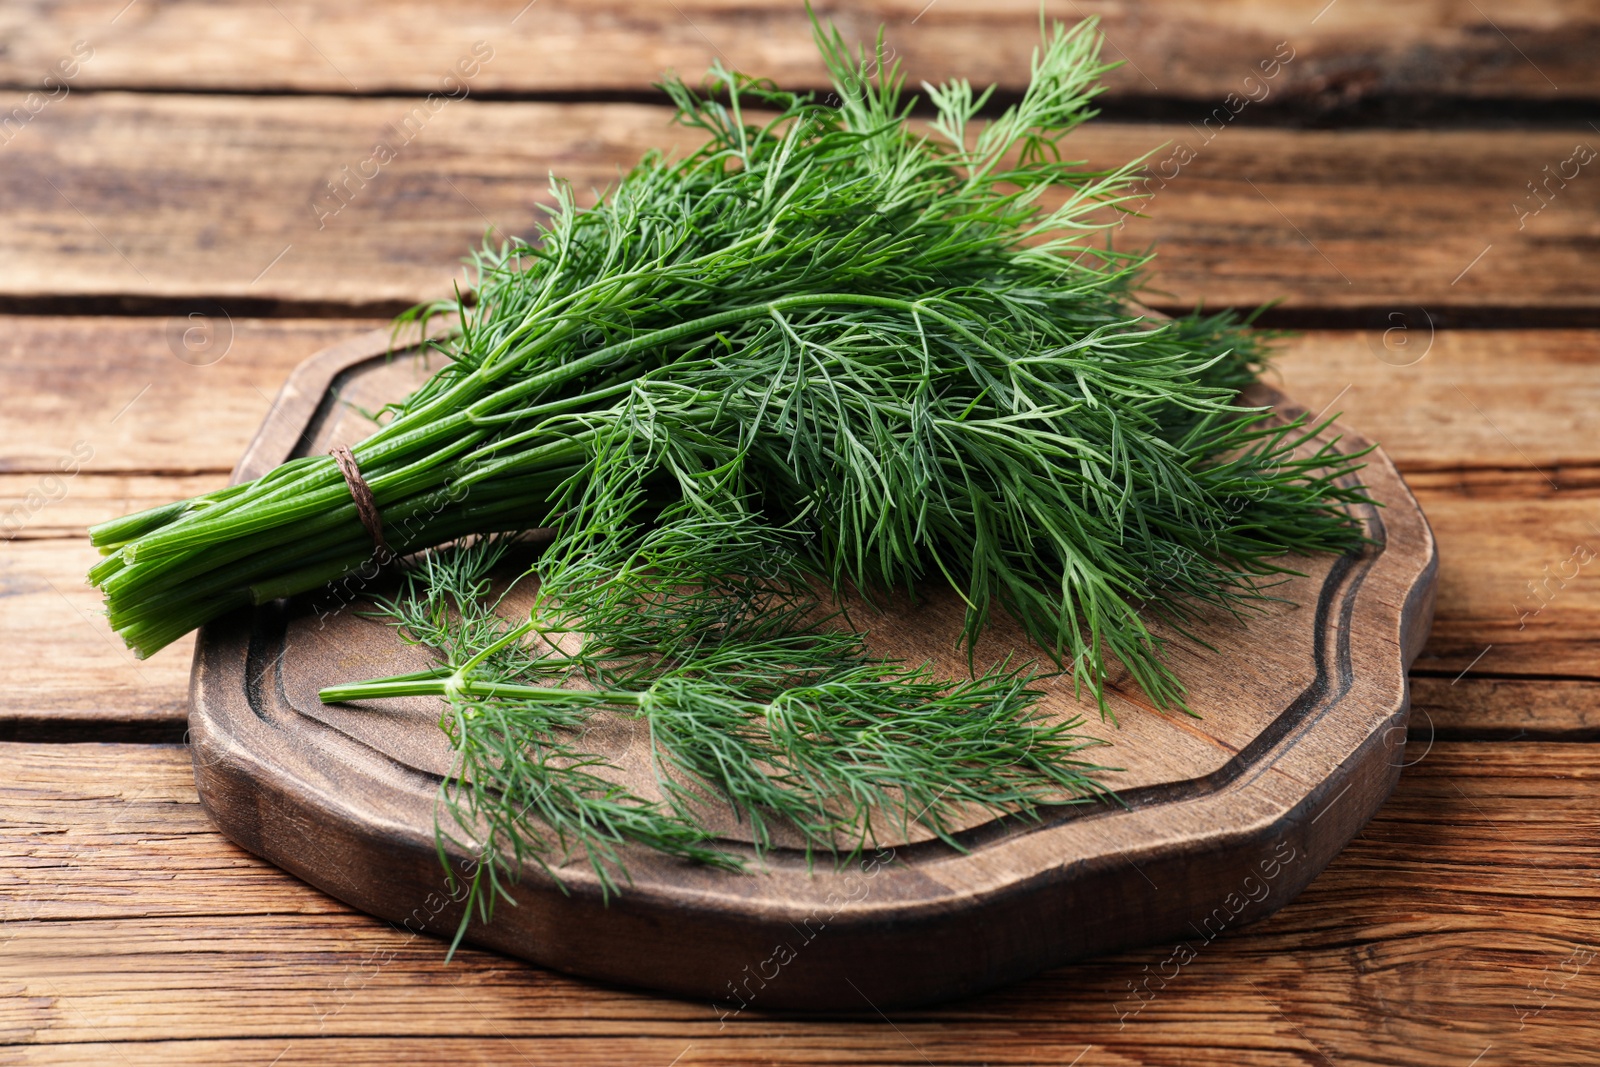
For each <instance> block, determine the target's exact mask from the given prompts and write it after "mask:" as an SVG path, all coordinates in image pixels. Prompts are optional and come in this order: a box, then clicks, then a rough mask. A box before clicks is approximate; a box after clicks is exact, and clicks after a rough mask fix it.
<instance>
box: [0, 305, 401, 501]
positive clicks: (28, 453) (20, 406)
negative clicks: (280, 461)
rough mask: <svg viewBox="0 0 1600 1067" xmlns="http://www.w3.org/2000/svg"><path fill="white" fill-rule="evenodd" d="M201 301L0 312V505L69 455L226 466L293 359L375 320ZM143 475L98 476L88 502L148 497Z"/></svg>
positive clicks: (210, 468) (170, 465)
mask: <svg viewBox="0 0 1600 1067" xmlns="http://www.w3.org/2000/svg"><path fill="white" fill-rule="evenodd" d="M206 312H209V315H210V317H209V319H206V320H201V319H193V320H191V319H190V318H189V317H188V315H187V314H184V313H179V314H175V315H172V316H168V317H162V318H103V317H88V318H56V317H49V316H31V315H25V316H7V317H4V318H0V336H3V338H4V339H3V340H0V368H3V369H0V374H3V375H4V377H5V380H6V382H7V383H8V387H7V388H6V389H5V390H3V391H0V472H13V474H14V476H13V478H11V479H9V480H8V481H7V482H6V483H5V485H6V487H7V488H6V489H0V516H3V515H5V514H9V513H10V511H11V509H12V508H14V507H16V506H17V505H18V504H25V503H26V501H27V494H28V492H29V491H30V490H32V489H36V488H39V486H38V485H37V484H36V483H37V482H38V481H39V479H37V478H30V477H29V476H33V475H48V474H55V475H61V474H63V473H66V472H67V471H70V470H71V469H73V468H74V467H76V468H77V469H78V470H79V471H80V472H83V473H88V474H119V475H133V474H139V473H145V474H162V475H165V474H174V475H192V474H206V475H211V476H213V477H214V476H216V475H223V476H226V474H227V472H228V471H229V470H231V469H232V468H233V464H234V462H235V461H236V460H237V459H238V458H239V454H240V453H242V452H243V451H244V447H245V445H247V444H248V443H249V442H250V438H251V437H252V436H253V435H254V434H255V431H256V427H257V426H259V425H260V424H261V420H262V418H263V417H265V416H266V414H267V412H268V411H269V410H270V409H271V407H272V403H273V400H274V398H276V396H277V394H278V389H279V387H280V386H281V385H282V384H283V380H284V378H286V377H287V376H288V374H289V371H291V370H292V369H294V366H295V364H297V363H299V362H300V361H301V360H303V359H305V358H306V357H308V356H310V355H311V354H312V353H313V352H315V351H317V350H318V349H320V348H323V347H326V346H327V345H331V344H335V343H337V342H339V341H341V340H344V339H345V338H347V337H350V336H352V335H354V334H357V333H360V332H362V331H365V330H370V329H372V328H374V327H375V326H378V325H381V323H379V322H377V321H374V320H366V319H361V320H348V319H295V320H270V319H256V318H246V317H242V316H241V317H238V318H235V319H232V320H230V319H228V318H227V317H225V316H222V315H218V314H217V313H216V311H215V309H206V311H202V312H200V314H206ZM191 331H193V332H191ZM207 331H209V333H207ZM185 334H188V341H189V343H190V345H192V346H193V350H191V348H190V347H186V345H185ZM207 337H209V339H210V341H209V344H208V345H203V344H202V341H203V339H204V338H207ZM180 357H183V358H180ZM213 360H214V361H213ZM84 484H85V483H83V482H81V481H79V480H78V479H73V480H71V481H69V483H68V486H67V491H66V495H67V498H68V499H77V498H78V497H79V496H80V495H81V493H82V492H83V485H84ZM182 484H188V483H182ZM143 486H144V487H142V488H141V487H138V486H136V484H135V483H134V482H132V481H125V482H121V483H99V484H97V486H96V488H95V489H94V490H93V491H92V495H93V497H94V498H96V499H97V503H96V504H94V505H92V507H99V506H100V502H105V503H110V501H109V500H108V498H110V497H114V496H115V495H116V494H118V493H126V494H134V497H130V499H133V498H135V497H136V498H137V499H141V500H142V499H145V497H143V496H140V495H139V494H143V493H146V492H149V491H151V489H150V483H143ZM8 490H9V491H8ZM177 491H178V492H184V491H186V490H183V489H178V490H177ZM49 495H55V494H54V492H53V491H49ZM62 506H64V505H61V504H56V503H52V504H51V506H49V507H48V508H44V509H38V510H36V511H35V512H34V515H36V516H37V520H38V521H44V520H48V521H51V522H56V523H57V524H64V523H65V521H66V520H65V518H64V517H62V518H56V517H55V513H56V512H57V511H58V510H60V508H61V507H62ZM86 506H89V505H86ZM112 506H115V505H112ZM91 514H92V512H91ZM76 517H77V518H85V517H89V516H88V515H83V514H81V513H80V515H78V516H76ZM32 518H33V516H30V519H32ZM3 521H4V520H3V518H0V522H3ZM93 521H99V519H98V518H94V519H93ZM28 525H29V526H31V525H33V522H32V521H30V522H29V524H28Z"/></svg>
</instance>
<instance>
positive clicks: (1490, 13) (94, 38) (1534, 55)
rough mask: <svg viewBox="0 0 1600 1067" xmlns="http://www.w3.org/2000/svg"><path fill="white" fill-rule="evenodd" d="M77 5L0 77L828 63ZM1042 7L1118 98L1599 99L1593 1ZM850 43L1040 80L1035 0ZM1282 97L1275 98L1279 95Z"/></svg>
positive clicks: (474, 30)
mask: <svg viewBox="0 0 1600 1067" xmlns="http://www.w3.org/2000/svg"><path fill="white" fill-rule="evenodd" d="M122 6H123V5H122V3H120V2H119V3H102V2H97V0H69V2H62V3H53V4H50V5H48V6H46V7H43V8H42V9H41V8H28V7H17V8H14V9H11V10H10V11H8V12H7V13H6V14H5V15H4V16H3V21H0V33H3V34H4V37H5V39H6V41H7V42H8V44H9V47H8V48H7V50H6V52H5V54H4V57H3V58H0V81H3V82H4V83H6V84H9V85H16V86H40V85H42V84H43V78H44V77H45V75H46V74H47V73H48V72H49V71H50V70H51V69H52V68H53V67H54V65H55V64H56V62H57V61H58V60H59V59H60V58H61V57H62V55H64V54H70V51H71V45H72V44H73V43H74V42H75V41H83V42H85V43H86V44H88V45H90V46H91V47H92V48H93V55H92V58H90V59H89V60H88V61H86V62H84V63H83V64H82V65H81V70H80V72H79V73H78V74H77V75H76V77H75V79H74V81H73V82H72V84H76V85H79V86H82V87H85V88H144V89H150V88H163V89H165V88H177V87H182V88H186V89H194V90H207V89H209V90H223V91H228V92H238V91H239V90H241V89H251V90H257V91H263V90H264V91H276V92H283V91H297V92H316V93H335V94H349V93H357V92H360V93H396V92H407V93H418V94H420V93H427V92H439V91H441V90H442V91H446V92H448V91H451V89H452V87H450V86H443V85H442V84H441V83H442V81H443V79H444V77H445V76H446V75H448V74H450V73H451V72H452V70H453V69H454V68H455V64H456V63H457V62H458V61H459V60H460V59H461V58H462V57H463V56H470V55H471V48H472V45H473V43H474V42H477V41H482V42H484V43H486V44H487V45H489V46H490V47H491V48H492V50H493V58H492V59H491V60H490V61H488V62H487V63H485V64H483V67H482V69H481V71H480V72H478V73H477V74H476V75H475V76H474V77H473V78H472V79H471V80H470V83H469V84H470V86H471V88H472V89H473V90H475V91H478V92H481V93H500V94H508V93H518V94H535V93H546V94H561V95H572V94H582V93H604V92H640V91H644V90H647V89H648V88H649V87H650V85H651V83H653V82H654V81H656V80H657V79H658V78H659V77H660V74H661V72H662V71H663V70H666V69H669V68H672V69H677V70H679V71H682V72H684V73H685V74H687V75H692V76H698V75H699V73H700V72H701V71H703V70H704V69H705V68H706V66H707V65H708V64H709V63H710V62H711V61H712V60H713V59H720V60H721V61H722V62H723V63H725V64H728V65H731V66H734V67H735V68H737V69H740V70H746V71H749V72H751V73H760V74H764V75H767V76H769V77H772V78H774V79H775V80H777V81H778V82H779V83H780V84H783V85H785V86H807V87H809V86H815V85H819V84H821V82H822V77H823V72H822V67H821V65H820V64H819V63H818V61H817V58H816V53H815V51H814V49H812V48H811V43H810V35H809V26H808V25H807V22H806V18H805V13H804V11H803V9H802V8H801V7H800V5H798V4H792V3H787V2H783V0H740V2H738V3H730V2H728V0H637V2H628V0H539V2H538V4H537V6H535V5H534V4H532V3H529V2H528V0H468V2H464V3H456V4H451V5H449V6H448V7H441V6H439V5H435V4H427V3H422V2H420V0H400V2H395V3H389V4H382V5H379V4H374V3H370V2H369V3H346V4H339V5H326V6H322V5H312V4H307V3H304V2H300V3H287V2H286V3H274V2H272V0H247V2H244V3H237V4H230V5H228V6H227V7H226V8H218V7H216V6H214V5H211V4H206V3H203V2H201V0H178V2H167V3H161V4H150V3H146V4H135V5H130V6H129V9H127V10H122V11H119V8H121V7H122ZM1042 6H1043V9H1044V11H1045V13H1046V15H1047V17H1049V18H1052V19H1059V20H1061V21H1064V22H1067V23H1075V22H1077V21H1078V20H1080V19H1082V18H1084V17H1086V16H1090V15H1093V16H1098V17H1099V18H1100V19H1101V23H1102V26H1103V27H1104V29H1105V32H1106V35H1107V36H1108V37H1109V39H1110V47H1108V48H1107V49H1106V57H1107V58H1108V59H1111V60H1126V63H1127V65H1126V66H1125V67H1124V68H1122V69H1121V70H1118V71H1116V72H1114V73H1113V74H1112V75H1111V77H1110V80H1109V84H1110V86H1111V89H1112V91H1113V92H1114V93H1116V94H1118V95H1119V96H1122V95H1126V96H1146V97H1148V96H1161V95H1164V96H1169V97H1191V98H1201V99H1207V100H1210V99H1218V100H1220V99H1221V97H1222V96H1223V95H1224V94H1225V93H1228V92H1237V91H1241V89H1242V84H1241V83H1242V82H1243V80H1244V78H1245V77H1247V76H1249V75H1250V74H1251V73H1254V72H1256V68H1257V66H1258V64H1259V63H1261V62H1262V61H1264V60H1268V59H1270V58H1271V57H1272V56H1273V55H1274V54H1275V53H1276V52H1277V51H1278V50H1279V47H1280V44H1281V43H1282V42H1288V43H1289V45H1290V48H1291V51H1290V52H1289V53H1286V54H1292V55H1293V56H1294V59H1293V61H1292V62H1291V63H1290V64H1289V65H1288V66H1287V67H1285V68H1284V69H1283V72H1282V74H1281V75H1279V77H1278V78H1276V79H1275V80H1274V82H1273V83H1270V84H1271V85H1272V88H1273V90H1274V91H1275V92H1276V93H1278V94H1281V95H1282V96H1286V97H1290V98H1294V99H1298V100H1302V101H1309V102H1311V103H1314V104H1316V105H1318V106H1319V107H1321V108H1330V107H1334V106H1337V105H1340V104H1349V103H1350V102H1352V101H1354V100H1361V99H1363V98H1369V97H1378V98H1385V97H1394V96H1396V95H1403V94H1419V95H1425V96H1463V97H1467V98H1479V99H1481V98H1489V99H1503V98H1512V99H1526V100H1540V101H1549V100H1567V99H1576V100H1582V99H1585V98H1592V97H1594V96H1595V95H1596V93H1597V92H1600V75H1597V74H1596V71H1595V69H1594V66H1593V64H1591V63H1588V62H1584V61H1583V56H1584V55H1585V54H1587V53H1591V52H1592V51H1593V50H1594V47H1595V42H1596V41H1597V40H1600V18H1597V17H1596V13H1595V11H1594V9H1593V7H1592V6H1590V5H1588V4H1584V3H1582V2H1580V0H1528V2H1523V3H1519V4H1515V5H1512V4H1506V3H1499V4H1482V5H1479V4H1475V3H1473V2H1472V0H1446V2H1424V0H1402V2H1386V0H1341V2H1340V3H1338V4H1337V6H1333V7H1331V8H1322V5H1319V4H1315V3H1307V4H1279V5H1264V4H1259V3H1251V2H1249V0H1225V2H1215V3H1206V4H1187V3H1183V2H1181V0H1123V2H1119V3H1111V2H1107V0H1045V2H1044V3H1043V5H1042ZM815 7H816V9H817V12H818V13H819V14H820V15H821V16H822V17H824V18H827V19H831V20H833V21H835V22H836V23H837V24H838V25H839V26H840V28H841V29H842V30H843V31H844V32H845V33H846V35H847V36H848V37H850V38H852V39H863V38H870V37H871V36H872V34H873V33H874V32H875V31H876V29H877V28H878V26H880V25H882V26H884V27H885V41H886V44H887V46H888V48H891V49H893V53H892V54H893V55H894V56H896V57H898V58H900V59H901V60H902V61H903V62H904V63H905V65H906V68H907V71H908V73H909V74H910V75H911V77H912V83H913V84H916V83H917V82H920V81H922V80H933V81H937V80H940V79H943V78H950V77H965V78H970V79H971V80H973V81H974V82H979V83H984V84H988V83H990V82H995V83H999V84H1001V85H1003V86H1005V87H1006V88H1008V89H1010V90H1012V91H1018V90H1020V89H1021V88H1022V87H1023V85H1024V84H1025V82H1026V77H1027V71H1028V57H1029V54H1030V52H1031V50H1032V48H1033V46H1034V45H1035V44H1036V43H1037V41H1038V35H1039V11H1040V7H1041V5H1040V4H1039V3H1037V2H1035V0H937V2H936V3H928V0H869V2H866V3H853V4H843V3H837V2H826V0H825V2H820V3H817V4H816V5H815ZM1268 99H1271V98H1270V97H1269V98H1268Z"/></svg>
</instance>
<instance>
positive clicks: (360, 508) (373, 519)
mask: <svg viewBox="0 0 1600 1067" xmlns="http://www.w3.org/2000/svg"><path fill="white" fill-rule="evenodd" d="M328 455H330V456H332V457H333V461H334V462H335V463H337V464H338V465H339V473H340V474H342V475H344V484H345V485H347V486H349V487H350V499H352V500H354V501H355V505H356V515H357V516H359V517H360V519H361V525H362V526H365V527H366V528H367V533H368V534H370V535H371V536H372V546H373V547H374V548H376V549H377V550H378V554H379V555H388V554H389V546H388V544H387V543H386V542H385V541H384V539H383V516H382V515H380V514H379V513H378V502H377V500H375V499H374V498H373V496H372V487H371V486H370V485H368V484H367V480H366V479H365V478H363V477H361V469H360V468H359V467H357V466H356V457H355V456H354V455H352V454H351V452H350V450H349V449H348V448H346V447H344V446H343V445H338V446H336V447H334V448H331V449H329V450H328Z"/></svg>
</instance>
